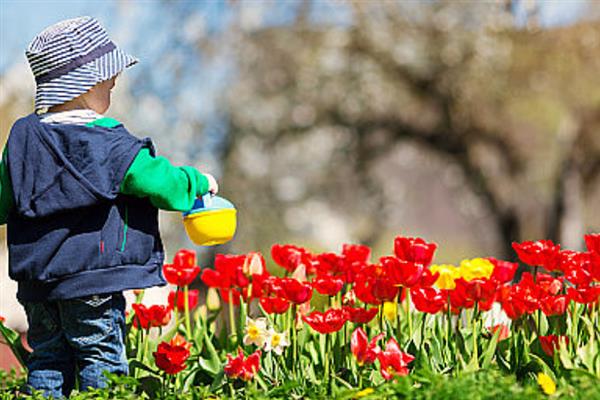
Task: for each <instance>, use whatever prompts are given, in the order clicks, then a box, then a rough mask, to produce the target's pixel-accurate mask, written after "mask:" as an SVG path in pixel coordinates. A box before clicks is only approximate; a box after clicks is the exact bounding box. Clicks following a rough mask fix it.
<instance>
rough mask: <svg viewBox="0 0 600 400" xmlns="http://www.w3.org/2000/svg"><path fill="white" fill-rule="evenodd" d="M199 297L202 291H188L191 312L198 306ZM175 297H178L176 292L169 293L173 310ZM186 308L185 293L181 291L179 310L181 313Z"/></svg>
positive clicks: (179, 292)
mask: <svg viewBox="0 0 600 400" xmlns="http://www.w3.org/2000/svg"><path fill="white" fill-rule="evenodd" d="M199 295H200V291H199V290H198V289H194V290H189V291H188V307H189V309H190V310H191V309H192V308H194V307H196V306H197V305H198V297H199ZM175 296H176V292H175V291H173V290H171V292H170V293H169V306H170V307H171V308H175ZM184 308H185V297H184V295H183V291H181V290H179V291H178V292H177V309H178V310H180V311H181V310H183V309H184Z"/></svg>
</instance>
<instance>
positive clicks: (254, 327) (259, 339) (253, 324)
mask: <svg viewBox="0 0 600 400" xmlns="http://www.w3.org/2000/svg"><path fill="white" fill-rule="evenodd" d="M266 339H267V319H266V318H257V319H252V318H246V327H245V328H244V344H245V345H246V346H248V345H250V344H255V345H256V346H258V347H262V346H263V345H264V344H265V340H266Z"/></svg>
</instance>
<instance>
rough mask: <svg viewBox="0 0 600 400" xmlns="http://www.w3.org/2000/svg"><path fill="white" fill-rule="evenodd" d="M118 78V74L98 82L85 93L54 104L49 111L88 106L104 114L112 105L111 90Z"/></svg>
mask: <svg viewBox="0 0 600 400" xmlns="http://www.w3.org/2000/svg"><path fill="white" fill-rule="evenodd" d="M116 80H117V76H116V75H115V76H113V77H112V78H110V79H108V80H105V81H102V82H100V83H97V84H96V85H95V86H93V87H92V88H91V89H90V90H88V91H87V92H85V93H84V94H82V95H80V96H77V97H75V98H74V99H73V100H69V101H67V102H65V103H62V104H58V105H56V106H52V107H50V108H49V109H48V111H49V112H59V111H67V110H76V109H83V108H87V109H90V110H94V111H95V112H97V113H98V114H104V113H105V112H106V110H108V107H110V95H111V90H112V89H113V87H115V82H116Z"/></svg>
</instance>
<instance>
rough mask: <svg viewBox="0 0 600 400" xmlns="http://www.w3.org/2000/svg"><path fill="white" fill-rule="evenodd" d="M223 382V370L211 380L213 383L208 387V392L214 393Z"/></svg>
mask: <svg viewBox="0 0 600 400" xmlns="http://www.w3.org/2000/svg"><path fill="white" fill-rule="evenodd" d="M224 381H225V372H224V371H223V370H221V371H219V373H218V374H217V375H216V376H215V378H214V379H213V382H212V384H211V385H210V391H211V392H213V393H214V392H215V391H216V390H217V389H218V388H220V387H221V386H222V385H223V382H224Z"/></svg>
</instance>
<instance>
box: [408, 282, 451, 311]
mask: <svg viewBox="0 0 600 400" xmlns="http://www.w3.org/2000/svg"><path fill="white" fill-rule="evenodd" d="M410 299H411V300H412V302H413V304H414V305H415V308H416V309H417V310H419V311H421V312H425V313H429V314H436V313H438V312H440V311H442V310H444V309H445V308H446V300H447V295H446V294H444V292H442V291H441V290H438V289H434V288H431V287H425V288H412V289H410Z"/></svg>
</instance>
